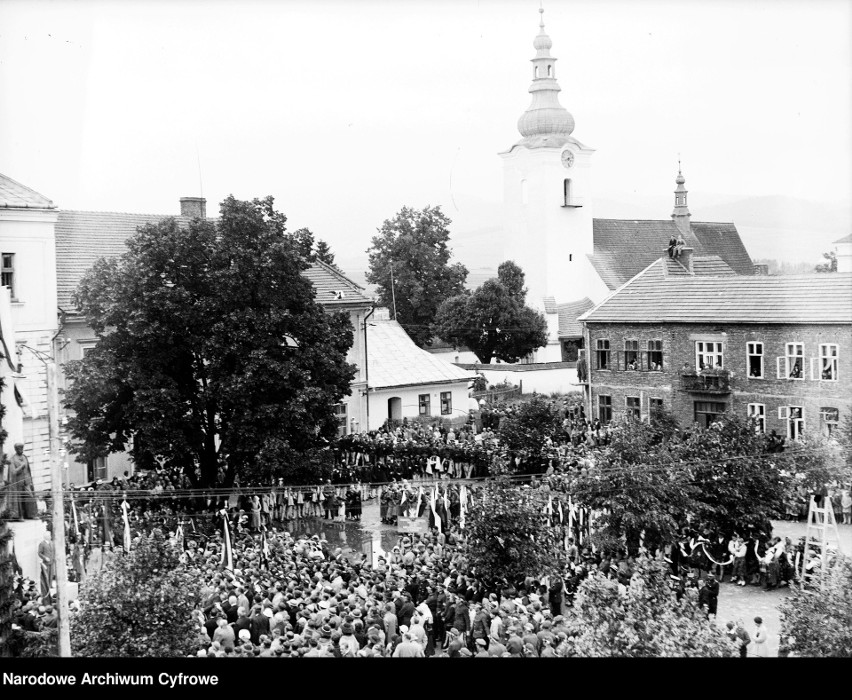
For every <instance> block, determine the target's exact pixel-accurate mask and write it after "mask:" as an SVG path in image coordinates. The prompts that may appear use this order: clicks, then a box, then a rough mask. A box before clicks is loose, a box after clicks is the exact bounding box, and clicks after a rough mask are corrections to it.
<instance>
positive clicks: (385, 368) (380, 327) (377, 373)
mask: <svg viewBox="0 0 852 700" xmlns="http://www.w3.org/2000/svg"><path fill="white" fill-rule="evenodd" d="M367 342H368V345H369V351H370V360H369V363H370V364H369V367H368V371H369V377H370V380H369V383H370V388H371V389H387V388H390V387H403V386H414V385H420V384H452V383H455V382H464V381H469V380H471V379H473V378H474V377H475V376H476V374H475V373H474V372H469V371H467V370H464V369H461V368H460V367H456V366H455V365H454V364H452V363H450V362H447V361H446V360H442V359H441V358H440V357H437V356H436V355H433V354H431V353H429V352H426V351H425V350H421V349H420V348H418V347H417V345H415V343H414V341H413V340H411V338H409V337H408V334H407V333H406V332H405V330H404V329H403V328H402V326H400V325H399V324H398V323H397V322H396V321H390V320H375V321H374V320H372V319H371V320H369V321H368V322H367Z"/></svg>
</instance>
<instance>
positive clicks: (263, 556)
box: [260, 525, 269, 569]
mask: <svg viewBox="0 0 852 700" xmlns="http://www.w3.org/2000/svg"><path fill="white" fill-rule="evenodd" d="M260 561H261V562H262V563H263V566H264V567H265V568H267V569H268V568H269V542H267V540H266V525H264V526H263V528H262V529H261V531H260Z"/></svg>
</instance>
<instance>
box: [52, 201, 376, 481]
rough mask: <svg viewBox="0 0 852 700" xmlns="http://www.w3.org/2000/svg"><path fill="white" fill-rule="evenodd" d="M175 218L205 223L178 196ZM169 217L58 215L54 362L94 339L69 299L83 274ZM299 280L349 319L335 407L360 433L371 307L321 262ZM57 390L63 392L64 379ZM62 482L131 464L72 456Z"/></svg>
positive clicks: (193, 204) (81, 351)
mask: <svg viewBox="0 0 852 700" xmlns="http://www.w3.org/2000/svg"><path fill="white" fill-rule="evenodd" d="M180 210H181V213H180V216H175V217H174V218H175V219H176V220H177V222H178V223H179V224H180V225H182V226H185V225H188V224H189V222H190V221H192V220H193V219H195V218H206V214H207V203H206V200H205V199H203V198H201V197H182V198H181V199H180ZM168 216H169V215H168V214H162V215H155V214H129V213H122V212H107V211H70V210H68V211H67V210H61V211H59V215H58V220H57V222H56V267H55V270H56V285H57V288H58V300H57V304H58V308H59V310H60V313H61V319H62V324H61V330H60V332H59V335H58V337H57V338H56V344H55V345H56V358H57V362H58V363H59V364H60V366H61V365H62V364H64V363H65V362H68V361H70V360H79V359H82V358H83V356H84V355H85V353H86V352H87V350H88V349H90V348H92V347H94V346H95V344H96V343H97V338H96V337H95V334H94V332H93V331H92V329H91V328H90V327H89V326H88V324H87V323H86V319H85V318H84V317H83V316H82V315H81V314H80V313H79V311H78V310H77V308H76V307H75V306H74V304H73V302H72V295H73V293H74V290H75V289H76V288H77V285H78V284H79V283H80V280H81V279H82V278H83V275H84V274H85V273H86V271H88V270H89V268H90V267H91V266H92V265H93V264H94V262H95V261H96V260H98V259H99V258H102V257H113V256H119V255H121V254H123V253H124V252H126V250H127V247H126V242H127V240H128V239H129V238H130V237H131V236H133V235H134V234H135V233H136V229H137V228H138V227H140V226H144V225H145V224H149V223H156V222H157V221H160V220H162V219H165V218H167V217H168ZM304 275H305V276H306V277H307V278H308V279H309V280H310V281H311V283H312V284H313V285H314V288H315V290H316V300H317V302H319V303H320V304H321V305H322V307H323V308H324V309H325V310H326V311H328V312H342V313H346V314H348V316H349V321H350V323H351V324H352V329H353V336H354V340H353V344H352V347H351V348H350V350H349V353H348V355H347V360H348V361H349V362H351V363H352V364H354V365H355V366H356V368H357V370H356V375H355V378H354V379H353V381H352V384H351V393H350V395H349V396H347V397H345V399H344V401H342V402H341V403H340V404H338V405H336V406H335V412H336V414H337V419H338V425H339V428H338V430H339V433H340V434H346V433H350V432H355V431H358V430H361V429H365V428H366V425H367V408H366V403H367V400H366V387H367V360H366V347H367V341H366V338H365V332H366V326H365V319H366V317H367V316H368V315H369V314H370V312H371V311H372V308H373V302H372V300H371V299H370V298H368V297H367V296H366V295H365V294H364V290H363V288H361V287H360V286H358V285H357V284H356V283H355V282H353V281H352V280H350V279H349V278H348V277H346V275H344V274H343V273H342V272H340V271H339V270H337V269H336V268H334V267H332V266H330V265H326V264H325V263H322V262H316V263H313V264H312V265H311V266H310V267H309V268H308V269H307V270H306V271H305V272H304ZM60 387H61V388H65V379H64V376H60ZM66 464H67V473H68V476H67V479H68V481H69V482H71V483H75V484H79V483H85V482H88V481H92V480H94V479H111V478H112V477H113V476H120V475H121V474H122V472H124V471H128V472H130V473H132V472H133V463H132V461H131V459H130V456H129V455H128V454H127V453H125V452H117V453H113V454H110V455H108V456H106V457H101V458H98V459H96V460H92V461H91V462H89V463H88V464H79V463H75V462H74V461H73V457H72V458H70V459H69V460H68V461H67V463H66Z"/></svg>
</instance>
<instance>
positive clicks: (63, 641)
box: [20, 345, 71, 656]
mask: <svg viewBox="0 0 852 700" xmlns="http://www.w3.org/2000/svg"><path fill="white" fill-rule="evenodd" d="M20 347H21V348H26V349H27V350H29V351H30V352H31V353H32V354H33V355H34V356H35V357H36V359H38V360H39V361H40V362H41V363H42V364H43V365H44V370H45V378H46V383H47V422H48V434H49V444H50V449H49V452H50V493H51V497H52V498H53V561H54V570H55V571H56V616H57V619H56V627H57V633H58V637H59V656H71V633H70V628H69V620H68V588H67V583H68V568H67V565H66V562H65V502H64V500H63V494H62V468H61V467H60V465H59V447H58V443H59V393H58V391H57V386H56V361H55V360H54V359H53V357H51V356H50V355H48V354H47V353H45V352H42V351H41V350H36V349H35V348H31V347H30V346H29V345H21V346H20Z"/></svg>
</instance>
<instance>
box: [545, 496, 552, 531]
mask: <svg viewBox="0 0 852 700" xmlns="http://www.w3.org/2000/svg"><path fill="white" fill-rule="evenodd" d="M546 512H547V526H548V527H550V526H551V524H552V523H551V521H550V517H551V516H552V515H553V496H548V497H547V509H546Z"/></svg>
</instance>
